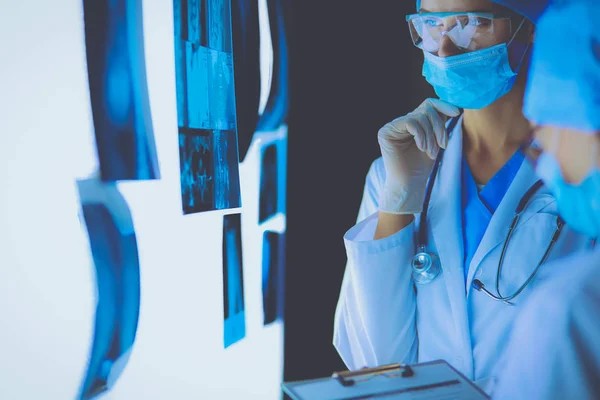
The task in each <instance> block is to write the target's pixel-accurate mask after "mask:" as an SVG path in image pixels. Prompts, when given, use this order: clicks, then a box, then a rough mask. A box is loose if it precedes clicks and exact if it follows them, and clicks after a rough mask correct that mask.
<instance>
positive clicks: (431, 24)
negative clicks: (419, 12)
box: [422, 17, 442, 28]
mask: <svg viewBox="0 0 600 400" xmlns="http://www.w3.org/2000/svg"><path fill="white" fill-rule="evenodd" d="M422 22H423V25H424V26H425V27H427V28H435V27H439V26H442V21H441V20H440V19H439V18H432V17H429V18H427V17H426V18H423V19H422Z"/></svg>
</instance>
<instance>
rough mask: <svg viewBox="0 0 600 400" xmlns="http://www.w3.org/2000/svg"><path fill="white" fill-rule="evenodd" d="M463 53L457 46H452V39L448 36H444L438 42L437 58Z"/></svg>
mask: <svg viewBox="0 0 600 400" xmlns="http://www.w3.org/2000/svg"><path fill="white" fill-rule="evenodd" d="M461 53H463V51H461V50H460V49H459V48H458V46H456V45H455V44H454V42H453V41H452V39H450V37H449V36H448V35H444V36H443V37H442V39H441V41H440V48H439V50H438V54H437V55H438V56H439V57H450V56H455V55H458V54H461Z"/></svg>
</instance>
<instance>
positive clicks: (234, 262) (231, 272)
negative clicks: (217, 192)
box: [223, 214, 246, 347]
mask: <svg viewBox="0 0 600 400" xmlns="http://www.w3.org/2000/svg"><path fill="white" fill-rule="evenodd" d="M243 277H244V272H243V264H242V227H241V218H240V214H233V215H226V216H225V217H224V218H223V310H224V315H223V317H224V338H223V339H224V345H225V347H229V346H231V345H232V344H233V343H235V342H237V341H239V340H241V339H243V338H244V336H246V321H245V312H244V309H245V308H244V278H243Z"/></svg>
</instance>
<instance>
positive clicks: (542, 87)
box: [524, 0, 600, 133]
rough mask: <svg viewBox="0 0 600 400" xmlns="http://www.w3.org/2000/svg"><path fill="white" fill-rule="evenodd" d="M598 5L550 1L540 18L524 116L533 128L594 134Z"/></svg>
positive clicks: (599, 113)
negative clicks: (548, 127) (535, 125)
mask: <svg viewBox="0 0 600 400" xmlns="http://www.w3.org/2000/svg"><path fill="white" fill-rule="evenodd" d="M599 20H600V3H598V0H571V1H566V0H563V1H556V0H555V1H554V2H553V4H552V5H551V6H550V7H549V8H548V11H547V12H546V13H545V14H544V15H543V16H542V18H541V19H540V21H539V23H538V25H537V29H536V34H535V42H534V47H533V56H532V61H531V67H530V70H529V79H528V85H527V89H526V93H525V105H524V113H525V116H526V117H527V118H528V119H529V120H530V121H532V122H534V123H536V124H538V125H554V126H559V127H563V128H571V129H577V130H581V131H584V132H589V133H593V132H597V131H600V30H599V29H598V26H597V22H598V21H599Z"/></svg>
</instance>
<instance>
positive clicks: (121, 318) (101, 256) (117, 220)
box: [78, 180, 140, 399]
mask: <svg viewBox="0 0 600 400" xmlns="http://www.w3.org/2000/svg"><path fill="white" fill-rule="evenodd" d="M78 188H79V196H80V199H81V208H82V213H83V221H84V222H85V228H86V229H87V233H88V236H89V241H90V248H91V253H92V257H93V261H94V266H95V269H96V284H97V295H98V302H97V307H96V318H95V328H94V337H93V342H92V346H91V355H90V358H89V364H88V367H87V371H86V375H85V377H84V381H83V384H82V387H81V394H80V397H79V398H80V399H91V398H93V397H95V396H97V395H99V394H101V393H104V392H106V391H107V390H110V388H112V387H113V386H114V384H115V383H116V381H117V379H118V378H119V376H120V375H121V372H122V371H123V369H124V368H125V366H126V365H127V362H128V360H129V356H130V354H131V350H132V347H133V342H134V340H135V335H136V331H137V325H138V318H139V311H140V269H139V260H138V249H137V241H136V235H135V231H134V227H133V221H132V219H131V214H130V212H129V207H128V206H127V203H126V201H125V199H124V198H123V196H122V195H121V194H120V193H119V191H118V189H117V188H116V186H115V185H114V184H113V183H105V184H103V183H102V182H100V181H97V180H86V181H79V182H78Z"/></svg>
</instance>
